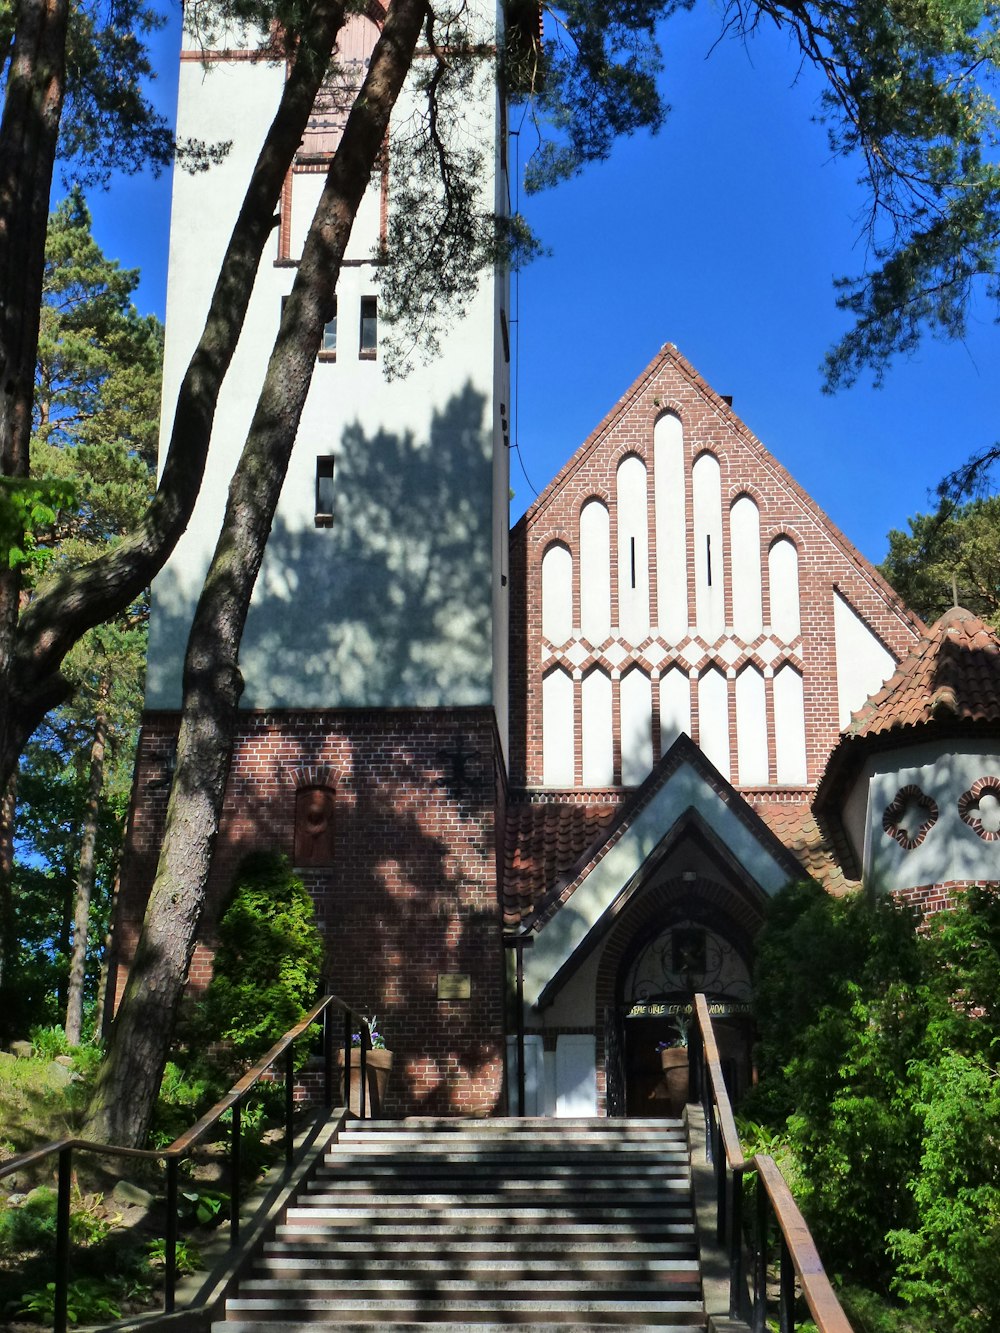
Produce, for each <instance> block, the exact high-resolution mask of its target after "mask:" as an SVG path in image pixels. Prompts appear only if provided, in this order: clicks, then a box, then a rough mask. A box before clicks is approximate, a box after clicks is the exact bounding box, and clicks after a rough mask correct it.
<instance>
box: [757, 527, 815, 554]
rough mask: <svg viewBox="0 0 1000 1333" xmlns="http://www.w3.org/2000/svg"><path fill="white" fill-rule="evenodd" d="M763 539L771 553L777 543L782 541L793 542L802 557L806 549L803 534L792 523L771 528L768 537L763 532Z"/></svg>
mask: <svg viewBox="0 0 1000 1333" xmlns="http://www.w3.org/2000/svg"><path fill="white" fill-rule="evenodd" d="M761 538H762V539H763V541H764V542H765V543H766V544H767V550H768V552H769V553H770V550H771V547H772V546H773V545H774V544H775V542H780V541H782V540H784V541H789V542H791V543H792V545H793V546H794V547H795V549H796V551H797V552H799V554H800V555H801V553H802V551H803V549H804V547H805V542H804V540H803V537H802V534H801V533H800V532H799V531H798V529H797V528H795V527H793V526H792V524H791V523H782V524H781V525H780V526H779V527H776V528H771V529H770V531H769V532H768V533H767V534H766V535H765V533H764V532H763V530H762V531H761Z"/></svg>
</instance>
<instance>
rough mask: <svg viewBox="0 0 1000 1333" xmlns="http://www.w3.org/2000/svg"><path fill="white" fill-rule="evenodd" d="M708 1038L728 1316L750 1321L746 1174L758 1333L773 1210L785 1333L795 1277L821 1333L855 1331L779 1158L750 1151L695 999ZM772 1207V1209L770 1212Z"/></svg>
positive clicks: (702, 1004)
mask: <svg viewBox="0 0 1000 1333" xmlns="http://www.w3.org/2000/svg"><path fill="white" fill-rule="evenodd" d="M694 1010H695V1015H696V1017H697V1020H698V1032H699V1034H700V1037H701V1075H702V1080H703V1085H702V1089H701V1091H702V1102H703V1105H704V1108H705V1119H706V1125H707V1128H708V1145H709V1152H710V1154H711V1157H712V1161H713V1164H714V1167H715V1176H716V1194H717V1208H718V1214H717V1216H718V1237H719V1243H720V1244H723V1245H726V1246H727V1247H728V1252H729V1277H730V1282H729V1314H730V1317H731V1318H733V1319H741V1318H744V1317H745V1316H746V1315H747V1314H750V1313H751V1312H750V1311H749V1310H748V1309H747V1292H746V1283H745V1280H744V1268H743V1234H742V1212H743V1209H742V1203H743V1176H744V1173H745V1172H746V1171H753V1172H755V1173H756V1176H757V1254H756V1256H755V1262H754V1302H753V1310H752V1314H751V1321H752V1327H753V1330H754V1333H763V1331H764V1328H765V1324H766V1306H767V1291H766V1286H767V1252H766V1247H767V1229H768V1217H767V1207H766V1206H769V1207H770V1210H771V1213H772V1214H773V1216H774V1218H775V1221H776V1222H777V1224H778V1228H779V1230H780V1232H781V1236H782V1255H781V1265H780V1269H781V1295H780V1302H781V1313H780V1324H781V1328H782V1330H791V1329H793V1328H794V1326H795V1325H794V1310H793V1305H794V1298H795V1277H798V1280H799V1285H800V1287H801V1290H802V1295H803V1298H804V1299H805V1302H806V1305H807V1306H808V1307H809V1311H810V1313H811V1314H812V1317H813V1319H814V1320H815V1323H816V1327H817V1329H818V1330H819V1333H852V1331H851V1325H850V1323H849V1322H848V1319H847V1316H846V1315H845V1314H844V1311H843V1309H842V1307H841V1305H840V1302H839V1301H838V1299H837V1296H836V1293H835V1292H834V1290H833V1287H832V1286H831V1285H830V1280H829V1278H828V1277H827V1275H826V1272H825V1270H824V1268H823V1262H822V1260H821V1259H820V1257H819V1252H818V1251H817V1249H816V1245H815V1242H814V1241H813V1238H812V1235H811V1234H810V1232H809V1228H808V1226H807V1225H806V1222H805V1219H804V1218H803V1216H802V1214H801V1212H800V1211H799V1209H798V1205H797V1204H796V1203H795V1200H794V1199H793V1198H792V1193H791V1190H790V1189H789V1188H788V1185H787V1184H786V1182H785V1179H784V1177H783V1176H782V1174H781V1171H780V1170H779V1168H778V1166H777V1165H776V1163H775V1161H774V1159H773V1158H771V1157H768V1156H767V1155H766V1154H764V1153H758V1154H757V1155H756V1156H755V1157H750V1158H748V1157H747V1156H746V1155H745V1153H744V1152H743V1146H742V1144H741V1143H740V1138H739V1132H738V1131H737V1128H736V1119H735V1117H734V1115H733V1108H732V1103H731V1102H730V1100H729V1091H728V1089H727V1088H726V1082H725V1078H724V1077H723V1073H722V1062H721V1061H720V1059H719V1047H718V1042H717V1041H716V1037H715V1030H714V1027H713V1025H712V1015H711V1011H710V1010H709V1007H708V1000H707V998H706V997H705V996H704V995H696V996H695V998H694ZM765 1205H766V1206H765Z"/></svg>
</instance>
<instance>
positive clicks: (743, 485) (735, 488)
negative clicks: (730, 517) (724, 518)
mask: <svg viewBox="0 0 1000 1333" xmlns="http://www.w3.org/2000/svg"><path fill="white" fill-rule="evenodd" d="M702 452H703V453H704V452H706V451H705V450H702ZM744 495H745V496H746V497H747V499H748V500H752V501H753V502H754V504H755V505H756V506H757V510H758V513H761V514H762V513H763V512H764V499H763V497H762V495H761V493H760V491H759V490H758V488H757V487H756V486H754V485H752V484H751V483H749V482H733V483H732V484H731V485H730V487H729V508H730V511H732V508H733V505H734V504H735V503H736V501H737V500H742V498H743V496H744Z"/></svg>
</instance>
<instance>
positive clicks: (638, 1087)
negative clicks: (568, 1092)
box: [612, 902, 752, 1117]
mask: <svg viewBox="0 0 1000 1333" xmlns="http://www.w3.org/2000/svg"><path fill="white" fill-rule="evenodd" d="M616 990H617V995H616V1001H617V1003H616V1027H617V1033H616V1034H615V1035H616V1037H617V1040H618V1043H619V1065H620V1067H619V1076H620V1077H621V1079H622V1082H623V1085H624V1086H623V1088H622V1091H621V1095H620V1097H619V1098H618V1100H619V1103H620V1104H622V1105H621V1109H622V1110H624V1112H625V1113H626V1114H627V1115H631V1116H654V1117H656V1116H675V1115H678V1114H680V1111H681V1108H682V1106H683V1104H684V1101H686V1100H687V1098H688V1094H689V1090H688V1087H687V1082H686V1070H687V1059H686V1057H687V1050H686V1046H687V1041H688V1038H689V1036H693V1032H692V1031H691V1029H692V1025H693V1022H694V1007H693V1000H694V996H695V995H696V994H697V993H699V992H702V993H704V994H705V995H706V996H707V998H708V1001H709V1005H710V1008H711V1011H712V1016H713V1019H714V1024H715V1029H716V1036H717V1038H718V1042H719V1051H720V1056H721V1058H722V1062H723V1071H724V1073H725V1075H726V1081H727V1084H728V1085H729V1088H730V1092H731V1094H732V1095H733V1096H734V1097H736V1098H738V1097H739V1095H740V1093H741V1092H742V1091H743V1090H744V1088H745V1087H746V1086H747V1084H748V1083H749V1080H750V1075H751V1063H750V1056H751V1044H752V1031H751V1017H750V1007H751V1005H750V1002H751V998H752V986H751V948H750V940H749V938H748V937H747V936H746V935H745V933H744V932H743V931H741V930H740V928H739V927H738V926H737V925H736V924H735V923H733V922H725V921H722V920H719V919H718V917H717V916H716V914H713V913H708V912H704V911H699V910H698V909H697V906H696V905H694V904H691V903H690V902H689V903H687V904H684V905H680V904H678V905H676V907H675V909H674V911H673V912H672V913H670V914H669V915H668V916H667V917H666V918H661V919H660V921H659V922H657V923H655V924H652V925H651V926H650V925H647V926H646V928H645V929H644V930H642V931H641V932H638V933H637V935H636V937H635V938H634V939H633V941H632V942H631V946H630V948H629V949H628V950H627V951H626V952H625V954H624V956H623V958H622V961H621V965H620V968H619V972H618V985H617V987H616ZM613 1040H614V1039H612V1044H613Z"/></svg>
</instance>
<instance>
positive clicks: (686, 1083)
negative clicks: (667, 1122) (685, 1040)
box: [660, 1046, 690, 1115]
mask: <svg viewBox="0 0 1000 1333" xmlns="http://www.w3.org/2000/svg"><path fill="white" fill-rule="evenodd" d="M660 1065H661V1066H662V1069H663V1082H664V1083H665V1084H666V1088H667V1097H668V1100H669V1102H670V1109H671V1111H672V1112H673V1114H674V1115H680V1114H681V1113H682V1112H683V1110H684V1107H685V1106H687V1103H688V1098H689V1095H690V1080H689V1077H688V1050H687V1047H686V1046H671V1047H669V1048H668V1049H667V1050H665V1051H661V1052H660Z"/></svg>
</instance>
